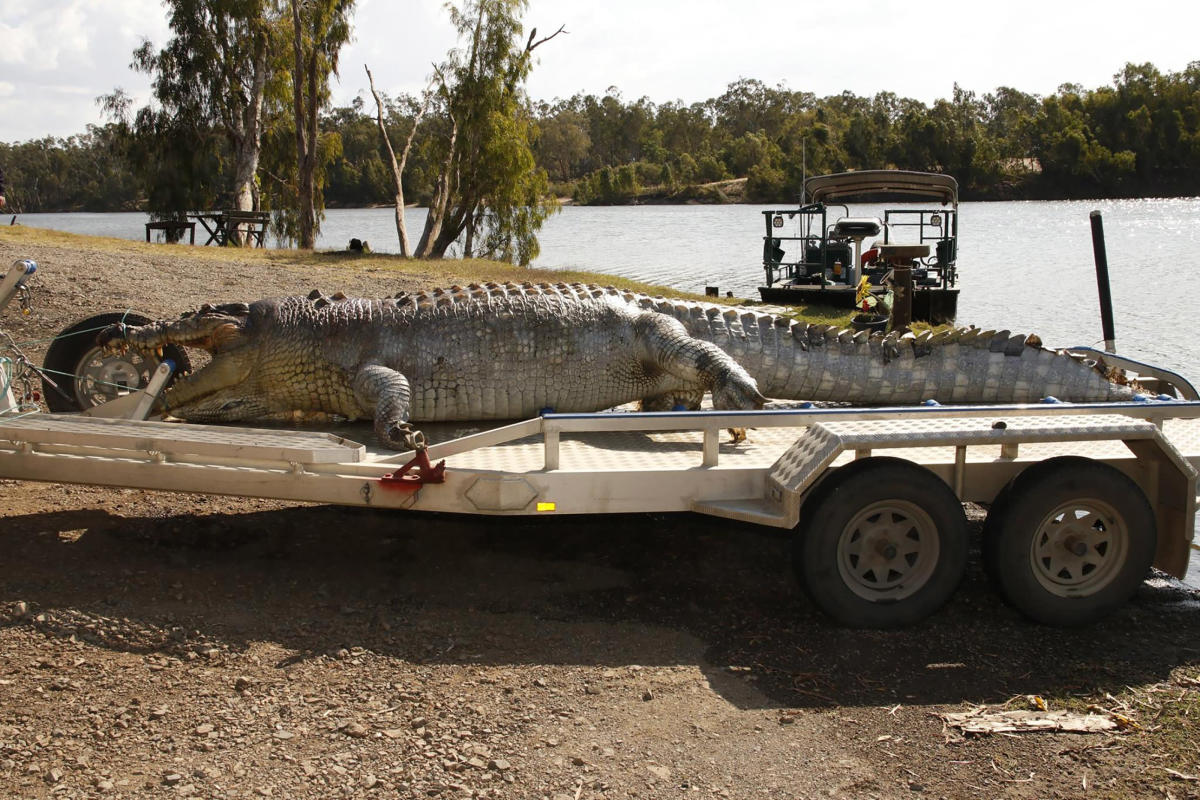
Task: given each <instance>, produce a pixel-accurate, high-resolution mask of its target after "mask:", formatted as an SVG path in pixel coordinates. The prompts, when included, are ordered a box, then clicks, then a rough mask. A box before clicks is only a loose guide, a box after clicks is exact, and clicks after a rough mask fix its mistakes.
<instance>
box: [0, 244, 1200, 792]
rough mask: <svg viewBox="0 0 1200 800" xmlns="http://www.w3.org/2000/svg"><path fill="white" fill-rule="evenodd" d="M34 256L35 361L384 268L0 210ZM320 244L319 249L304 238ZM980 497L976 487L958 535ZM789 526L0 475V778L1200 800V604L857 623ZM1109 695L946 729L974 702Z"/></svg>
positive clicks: (233, 788)
mask: <svg viewBox="0 0 1200 800" xmlns="http://www.w3.org/2000/svg"><path fill="white" fill-rule="evenodd" d="M19 257H31V258H34V259H36V260H37V261H38V262H39V264H40V267H41V268H40V270H39V272H38V277H37V280H36V282H35V285H34V295H33V300H34V307H33V311H32V313H31V314H30V315H28V316H22V315H21V314H19V313H18V312H17V311H16V310H15V309H11V308H10V309H9V311H8V312H6V313H5V315H4V318H3V319H2V320H0V330H5V331H7V332H9V333H10V334H11V335H12V336H13V338H14V339H15V340H16V341H17V342H19V343H22V346H23V348H24V349H26V350H27V352H28V353H29V354H30V355H31V357H33V360H35V361H40V358H41V355H42V353H44V350H45V340H47V339H48V338H49V337H51V336H53V335H54V333H56V332H57V331H59V330H61V329H62V328H64V327H66V326H67V325H69V324H71V323H73V322H75V321H78V320H79V319H81V318H83V317H86V316H89V315H91V314H93V313H97V312H99V311H108V310H123V309H125V308H132V309H135V310H138V311H141V312H144V313H147V314H149V315H151V316H172V317H173V316H176V315H177V314H178V313H179V312H181V311H184V310H187V309H189V308H192V307H195V306H197V305H198V304H199V303H201V302H205V301H212V302H225V301H235V300H253V299H257V298H258V297H261V296H266V295H272V294H284V293H306V292H308V291H309V290H310V289H313V288H320V289H322V290H324V291H326V292H330V293H331V292H334V291H337V290H339V289H340V290H344V291H346V292H347V293H366V294H383V293H393V292H395V291H397V290H399V289H411V288H416V287H418V286H421V285H428V284H431V283H435V282H440V283H447V282H452V281H453V280H454V275H453V274H452V271H453V269H454V264H453V262H449V263H447V264H445V265H442V266H444V267H446V268H448V271H447V272H444V273H441V274H439V275H438V278H439V279H440V280H437V281H432V280H430V279H422V278H420V277H418V276H415V275H412V274H408V273H405V272H402V271H397V270H395V269H393V268H392V267H391V266H390V265H391V264H392V263H394V262H392V261H390V260H384V259H370V260H366V261H355V262H352V263H351V262H347V263H343V264H339V263H338V262H337V259H336V258H330V259H324V260H322V259H315V260H314V259H312V258H309V259H307V260H306V259H304V258H302V257H298V256H296V257H293V258H289V257H287V256H281V255H278V254H276V255H273V256H265V255H262V254H257V253H250V254H243V253H240V252H236V251H235V252H234V254H233V255H232V256H231V255H230V253H229V251H215V250H214V249H212V248H209V249H203V248H189V247H176V246H166V245H143V244H139V243H135V242H114V241H113V240H93V239H86V238H80V237H67V236H43V235H35V234H34V233H32V232H30V231H26V230H24V229H20V228H15V229H9V228H3V229H0V264H2V265H5V266H6V265H7V264H8V263H9V262H11V261H12V260H13V259H15V258H19ZM318 262H319V263H318ZM980 516H981V514H980V513H979V512H978V510H976V512H975V514H974V517H975V528H976V533H977V528H978V520H979V517H980ZM789 553H790V551H789V541H788V539H787V537H786V536H783V535H779V534H775V533H772V532H768V531H765V530H764V529H760V528H755V527H752V526H743V525H738V524H734V523H728V522H723V521H716V520H712V519H708V518H702V517H698V516H689V515H645V516H628V517H607V516H606V517H587V518H581V519H571V520H569V521H564V520H561V519H560V520H557V521H556V522H553V523H548V522H546V521H544V520H523V519H482V518H479V519H477V518H457V517H451V516H435V515H415V514H404V513H401V512H380V511H374V510H361V509H348V508H340V507H330V506H316V505H303V504H295V503H283V502H274V501H265V500H253V499H239V498H229V497H216V496H208V495H182V494H170V493H156V492H147V491H141V490H125V489H117V490H113V489H100V488H92V487H85V486H69V485H60V484H35V483H29V482H21V481H11V480H0V796H2V797H13V798H18V797H20V798H26V797H29V798H36V797H55V798H82V797H105V798H109V797H111V798H118V797H125V798H132V797H139V798H140V797H166V798H170V797H203V798H246V797H249V798H254V797H281V798H329V797H355V798H357V797H368V798H370V797H381V798H383V797H400V798H432V797H440V798H468V797H479V798H484V797H487V798H548V799H551V800H564V799H565V800H583V798H634V797H636V798H690V797H696V798H708V797H718V798H759V797H762V798H818V797H834V798H922V797H929V798H1001V797H1005V798H1007V797H1013V798H1030V799H1032V798H1075V797H1088V798H1093V797H1095V798H1146V797H1160V798H1185V797H1200V749H1198V745H1200V733H1198V732H1197V730H1196V721H1197V720H1196V718H1197V716H1200V704H1198V702H1197V698H1198V695H1197V690H1198V689H1197V687H1200V603H1197V598H1196V597H1195V596H1194V595H1193V594H1192V593H1190V592H1188V591H1186V590H1184V589H1182V588H1181V587H1179V586H1178V585H1177V584H1170V583H1168V582H1164V581H1154V582H1150V583H1147V584H1145V585H1144V586H1143V588H1142V589H1141V590H1140V591H1139V593H1138V594H1137V596H1136V597H1135V598H1134V600H1133V602H1131V603H1130V604H1129V605H1128V606H1127V607H1126V608H1125V609H1123V610H1122V611H1120V612H1119V613H1118V614H1116V615H1115V616H1114V617H1112V618H1111V619H1109V620H1108V621H1106V622H1105V623H1104V624H1102V625H1098V626H1095V627H1091V628H1085V629H1082V630H1065V631H1064V630H1055V629H1050V628H1045V627H1040V626H1036V625H1032V624H1028V623H1026V622H1025V621H1023V620H1022V619H1021V618H1020V617H1019V616H1018V615H1016V614H1015V613H1014V612H1013V611H1011V610H1010V609H1008V608H1006V607H1004V606H1003V605H1002V604H1001V603H1000V601H999V600H998V599H997V598H996V596H995V595H994V594H993V593H992V591H991V590H990V588H989V587H988V585H987V581H986V579H985V578H984V576H983V575H982V572H981V571H980V570H979V568H978V566H977V563H976V561H975V560H974V559H973V561H972V567H971V569H970V572H969V575H968V578H967V580H966V582H965V584H964V585H963V587H962V588H961V590H960V591H959V593H958V595H957V596H956V598H955V600H954V601H953V602H952V603H951V604H950V605H949V607H947V608H946V609H945V610H944V611H942V612H941V613H939V614H937V615H936V616H935V617H934V618H932V619H931V620H929V621H928V622H926V623H924V624H922V625H920V626H918V627H916V628H913V629H909V630H904V631H896V632H876V631H849V630H844V629H840V628H837V627H835V626H833V625H832V624H831V623H829V622H828V621H827V620H826V619H825V618H823V617H822V616H820V615H819V614H818V613H817V612H816V611H815V610H814V609H813V608H812V606H811V605H810V604H809V603H808V601H807V600H806V599H805V598H804V597H803V594H802V593H801V592H800V591H799V590H798V589H797V587H796V584H795V582H794V580H793V577H792V575H791V572H790V566H789V563H790V554H789ZM1031 697H1040V698H1043V699H1044V700H1045V702H1047V703H1048V704H1049V706H1050V707H1051V708H1052V709H1067V710H1072V711H1076V712H1086V711H1087V710H1088V708H1089V707H1095V708H1096V709H1097V710H1098V711H1099V712H1100V713H1104V714H1106V715H1109V712H1116V713H1117V714H1118V715H1119V716H1116V717H1113V716H1111V715H1109V716H1110V718H1114V719H1121V720H1122V721H1123V722H1122V730H1120V731H1118V732H1114V733H1103V734H1069V733H1028V734H1021V735H991V736H963V735H961V734H959V733H957V732H956V731H955V730H954V729H952V728H949V727H947V725H946V724H945V722H944V720H943V719H942V717H941V715H942V714H945V713H950V712H962V711H968V710H971V709H973V708H975V707H976V706H977V705H978V704H986V705H988V706H989V707H991V706H1006V707H1008V708H1030V707H1031V706H1032V703H1033V702H1034V701H1032V700H1031Z"/></svg>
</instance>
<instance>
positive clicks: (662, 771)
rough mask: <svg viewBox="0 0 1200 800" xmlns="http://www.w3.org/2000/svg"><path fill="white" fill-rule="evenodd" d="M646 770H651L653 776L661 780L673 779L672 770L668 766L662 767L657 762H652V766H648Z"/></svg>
mask: <svg viewBox="0 0 1200 800" xmlns="http://www.w3.org/2000/svg"><path fill="white" fill-rule="evenodd" d="M646 771H647V772H649V773H650V775H651V776H652V777H654V778H657V779H658V780H660V781H669V780H671V770H669V769H667V768H666V767H660V766H658V765H656V764H651V765H650V766H648V767H646Z"/></svg>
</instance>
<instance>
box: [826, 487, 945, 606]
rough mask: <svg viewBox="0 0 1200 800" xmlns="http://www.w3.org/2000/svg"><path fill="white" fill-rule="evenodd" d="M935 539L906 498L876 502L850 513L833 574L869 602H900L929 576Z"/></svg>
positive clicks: (928, 521)
mask: <svg viewBox="0 0 1200 800" xmlns="http://www.w3.org/2000/svg"><path fill="white" fill-rule="evenodd" d="M940 553H941V541H940V537H939V536H938V530H937V525H935V524H934V522H933V518H932V517H930V516H929V514H928V513H926V511H925V510H924V509H922V508H921V507H920V506H917V505H915V504H913V503H910V502H908V501H907V500H880V501H879V502H876V503H872V504H870V505H868V506H866V507H864V508H863V509H862V510H861V511H859V512H858V513H857V514H855V515H854V518H853V519H851V520H850V521H849V522H848V523H847V524H846V527H844V528H843V529H842V535H841V536H840V537H839V538H838V548H837V561H838V572H839V573H840V575H841V577H842V581H843V582H844V583H845V584H846V587H847V588H848V589H850V591H852V592H854V594H856V595H858V596H859V597H862V598H864V599H866V600H870V601H872V602H887V601H893V600H903V599H904V598H906V597H909V596H911V595H913V594H915V593H916V592H918V591H919V590H920V589H921V588H922V587H923V586H924V585H925V584H926V583H928V582H929V578H930V577H931V576H932V575H933V572H934V570H935V569H936V568H937V563H938V557H939V555H940Z"/></svg>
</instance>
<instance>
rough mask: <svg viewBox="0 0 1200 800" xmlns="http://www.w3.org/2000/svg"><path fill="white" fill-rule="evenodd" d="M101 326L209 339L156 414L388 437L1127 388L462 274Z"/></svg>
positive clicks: (134, 334) (1085, 364)
mask: <svg viewBox="0 0 1200 800" xmlns="http://www.w3.org/2000/svg"><path fill="white" fill-rule="evenodd" d="M101 338H102V342H103V343H105V344H106V345H107V346H110V347H129V346H131V347H135V348H140V349H153V348H156V347H161V346H163V345H165V344H180V345H185V346H197V347H201V348H204V349H207V350H209V351H210V352H212V353H213V359H212V362H211V363H210V364H209V365H208V366H206V367H204V368H203V369H201V370H200V371H199V372H197V373H196V374H195V375H193V376H190V377H187V378H184V379H181V380H179V381H177V382H176V383H175V384H174V385H173V387H172V388H171V389H170V390H168V392H167V393H166V395H165V398H164V401H163V402H164V405H165V407H166V408H167V409H169V412H170V413H171V414H172V415H173V416H176V417H180V418H183V419H187V420H193V421H216V422H222V421H223V422H229V421H236V420H244V419H254V418H259V417H263V416H268V415H272V414H278V413H281V412H290V411H324V412H330V413H337V414H342V415H345V416H349V417H357V416H374V419H375V426H376V431H377V433H378V435H379V436H380V439H381V440H382V441H383V442H385V443H388V444H390V445H392V446H395V447H401V446H407V445H411V444H412V441H413V439H412V435H411V434H412V428H411V426H410V425H409V421H410V420H413V421H426V420H467V419H506V418H516V417H524V416H532V415H536V414H537V413H539V412H541V411H543V410H545V409H547V408H552V409H555V410H558V411H595V410H600V409H604V408H608V407H611V406H614V405H619V404H621V403H625V402H630V401H634V400H641V401H643V403H644V406H645V407H646V408H651V409H662V408H670V407H674V406H676V405H680V404H682V405H684V406H688V407H692V406H695V405H697V404H698V401H699V398H700V397H701V395H703V393H704V392H705V391H711V392H712V393H713V398H714V405H715V406H716V407H717V408H754V407H757V406H759V405H761V403H762V401H763V397H762V395H766V396H767V397H773V398H783V399H792V400H813V401H834V402H852V403H862V404H875V405H879V404H903V403H915V402H920V401H923V400H937V401H939V402H943V403H982V402H993V403H1023V402H1033V401H1036V400H1038V399H1040V398H1042V397H1045V396H1048V395H1053V396H1055V397H1057V398H1059V399H1061V400H1066V401H1074V402H1094V401H1111V400H1120V399H1126V398H1128V397H1130V396H1131V394H1132V390H1131V389H1130V388H1129V387H1128V386H1123V385H1120V384H1119V383H1116V382H1114V381H1112V380H1110V379H1109V375H1108V374H1107V373H1106V371H1105V369H1104V366H1103V364H1097V363H1095V362H1091V361H1083V360H1080V359H1078V358H1075V357H1072V356H1070V355H1068V354H1066V353H1064V352H1062V351H1055V350H1048V349H1045V348H1043V347H1042V346H1041V343H1040V342H1039V341H1038V340H1037V338H1036V337H1033V336H1028V337H1027V336H1013V335H1010V334H1009V332H1007V331H1001V332H995V331H980V330H976V329H956V330H952V331H946V332H942V333H938V334H935V335H930V334H923V335H921V336H912V335H911V334H906V335H904V336H900V335H896V334H890V335H888V336H883V335H878V334H877V335H874V336H869V335H868V334H867V333H866V332H860V333H853V332H850V331H842V330H837V329H835V328H832V327H829V326H820V325H808V324H806V323H803V322H795V321H793V320H790V319H788V318H786V317H782V316H775V315H771V314H763V313H755V312H744V311H737V310H732V309H729V308H727V307H721V306H717V305H710V304H705V303H694V302H683V301H674V300H666V299H663V298H651V297H647V296H644V295H637V294H633V293H629V292H623V291H621V290H618V289H613V288H602V287H597V286H590V285H586V284H554V285H549V284H537V285H534V284H522V285H516V284H485V285H474V284H473V285H471V286H469V287H465V288H463V287H457V286H456V287H452V288H450V289H437V290H433V291H431V292H420V293H417V294H411V295H410V294H402V295H398V296H396V297H394V298H385V299H380V300H365V299H350V298H344V297H342V296H341V295H335V296H334V297H333V298H328V297H325V296H323V295H320V294H319V293H316V292H314V293H313V294H312V295H309V296H308V297H307V298H302V297H291V298H283V299H277V300H261V301H258V302H256V303H253V304H251V305H246V304H232V305H222V306H204V307H202V308H201V309H200V311H199V312H196V313H191V314H186V315H184V316H183V317H182V318H181V319H179V320H176V321H172V322H155V323H151V324H148V325H144V326H140V327H132V328H125V327H116V328H113V329H110V330H108V331H106V332H105V333H104V334H103V335H102V337H101ZM714 345H715V346H714ZM731 357H732V358H731ZM759 392H761V395H760V394H759Z"/></svg>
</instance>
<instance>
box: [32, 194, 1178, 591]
mask: <svg viewBox="0 0 1200 800" xmlns="http://www.w3.org/2000/svg"><path fill="white" fill-rule="evenodd" d="M889 207H896V206H889ZM1093 210H1099V211H1100V212H1101V213H1102V214H1103V218H1104V229H1105V234H1106V237H1105V238H1106V249H1107V252H1108V262H1109V273H1110V276H1111V279H1112V297H1113V305H1114V308H1115V317H1116V334H1117V345H1118V352H1121V353H1123V354H1125V355H1128V356H1131V357H1134V358H1140V359H1143V360H1146V361H1150V362H1151V363H1155V364H1159V365H1161V366H1164V367H1168V368H1170V369H1174V370H1176V371H1178V372H1180V373H1181V374H1183V375H1184V376H1185V377H1187V378H1189V379H1191V380H1192V381H1193V382H1196V381H1200V343H1198V340H1197V333H1198V331H1197V330H1196V327H1195V325H1194V323H1193V322H1191V321H1190V320H1191V319H1192V316H1193V310H1194V306H1195V304H1196V292H1197V289H1198V288H1200V285H1198V283H1197V275H1196V274H1195V273H1193V272H1192V269H1193V268H1194V265H1193V263H1192V260H1193V259H1196V258H1197V257H1198V255H1200V198H1187V199H1170V200H1164V199H1151V200H1105V201H1095V200H1089V201H1061V202H1008V203H963V204H962V205H961V206H960V207H959V250H958V252H959V257H958V265H959V276H960V280H959V286H960V287H961V290H962V291H961V295H960V297H959V313H958V321H959V323H961V324H973V325H978V326H980V327H983V328H995V329H1006V328H1007V329H1010V330H1012V331H1014V332H1029V333H1038V334H1039V335H1041V337H1042V339H1043V341H1045V342H1046V344H1047V345H1051V346H1071V345H1094V344H1099V343H1100V342H1101V339H1102V334H1101V328H1100V313H1099V304H1098V301H1097V292H1096V280H1095V269H1094V266H1093V258H1092V244H1091V227H1090V222H1089V213H1090V212H1091V211H1093ZM851 211H852V213H853V214H854V215H855V216H880V217H882V207H879V206H869V205H860V206H855V207H852V209H851ZM146 219H147V217H146V215H145V214H140V213H121V214H89V213H76V214H21V215H20V216H19V217H18V222H20V223H21V224H25V225H31V226H37V227H45V228H53V229H56V230H62V231H69V232H73V233H82V234H89V235H95V236H113V237H118V238H126V239H138V240H140V239H143V238H144V235H145V229H144V227H143V224H144V223H145V222H146ZM424 219H425V211H424V210H423V209H410V210H409V211H408V213H407V214H406V221H407V224H408V227H409V231H410V232H411V234H412V237H413V240H414V241H415V239H416V235H417V234H418V233H419V232H420V229H421V225H422V224H423V223H424ZM762 236H763V216H762V213H761V207H758V206H748V205H731V206H615V207H600V208H579V207H571V206H568V207H565V208H563V209H562V211H561V212H560V213H559V214H556V215H555V216H553V217H551V218H550V219H549V220H548V221H547V222H546V224H545V226H544V228H543V229H542V232H541V235H540V236H539V239H540V242H541V254H540V255H539V256H538V258H537V259H536V261H535V262H534V265H535V266H538V267H544V268H549V269H580V270H588V271H593V272H600V273H607V274H611V275H620V276H624V277H628V278H634V279H637V280H641V281H646V282H649V283H655V284H661V285H666V286H672V287H676V288H678V289H683V290H687V291H693V292H703V291H704V287H706V286H717V287H719V288H720V291H721V293H722V294H724V293H725V292H726V291H732V292H733V293H734V295H735V296H738V297H752V298H757V297H758V288H757V287H758V286H759V284H760V282H761V278H762V266H761V260H760V259H761V253H762ZM352 237H356V238H359V239H365V240H367V241H368V242H370V244H371V248H372V249H373V250H374V251H375V252H392V253H396V252H399V246H398V244H397V239H396V229H395V222H394V218H393V211H392V209H390V208H376V209H333V210H330V211H328V212H326V218H325V221H324V223H323V225H322V230H321V236H320V238H319V240H318V242H317V246H318V248H320V249H341V248H344V247H345V246H346V244H347V243H348V242H349V240H350V239H351V238H352ZM201 241H203V239H201ZM31 255H32V254H31ZM298 288H303V289H307V288H309V287H307V286H305V287H298ZM325 288H326V289H327V290H329V291H333V290H335V289H336V288H337V287H334V286H330V287H325ZM227 299H229V300H249V299H253V298H227ZM1198 521H1200V518H1198ZM1193 555H1196V554H1195V553H1194V554H1193ZM1189 582H1190V583H1192V584H1193V585H1195V586H1198V587H1200V557H1197V558H1193V560H1192V568H1191V570H1190V573H1189Z"/></svg>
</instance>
